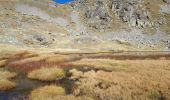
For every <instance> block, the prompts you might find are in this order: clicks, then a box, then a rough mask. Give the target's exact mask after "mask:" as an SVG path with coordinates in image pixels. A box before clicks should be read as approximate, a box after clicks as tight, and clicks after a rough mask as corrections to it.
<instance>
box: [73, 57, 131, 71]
mask: <svg viewBox="0 0 170 100" xmlns="http://www.w3.org/2000/svg"><path fill="white" fill-rule="evenodd" d="M70 65H72V66H77V67H83V66H84V67H90V68H95V69H104V70H109V71H111V70H116V69H117V67H118V68H119V69H124V68H127V66H129V64H128V63H126V64H125V63H122V62H121V61H117V60H111V59H86V58H85V59H82V60H80V61H75V62H71V63H70Z"/></svg>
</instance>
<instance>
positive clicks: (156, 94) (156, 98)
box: [148, 91, 162, 100]
mask: <svg viewBox="0 0 170 100" xmlns="http://www.w3.org/2000/svg"><path fill="white" fill-rule="evenodd" d="M148 97H149V98H151V99H153V100H161V98H162V96H161V94H160V93H159V92H158V91H150V92H148Z"/></svg>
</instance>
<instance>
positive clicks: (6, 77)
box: [0, 71, 17, 80]
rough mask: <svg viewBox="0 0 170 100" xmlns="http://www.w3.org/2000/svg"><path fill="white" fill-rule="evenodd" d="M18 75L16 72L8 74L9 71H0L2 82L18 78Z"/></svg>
mask: <svg viewBox="0 0 170 100" xmlns="http://www.w3.org/2000/svg"><path fill="white" fill-rule="evenodd" d="M16 75H17V74H16V73H14V72H8V71H0V80H1V79H9V78H14V77H16Z"/></svg>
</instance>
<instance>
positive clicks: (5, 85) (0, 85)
mask: <svg viewBox="0 0 170 100" xmlns="http://www.w3.org/2000/svg"><path fill="white" fill-rule="evenodd" d="M15 87H16V83H14V82H11V81H9V80H8V79H0V91H7V90H10V89H12V88H15Z"/></svg>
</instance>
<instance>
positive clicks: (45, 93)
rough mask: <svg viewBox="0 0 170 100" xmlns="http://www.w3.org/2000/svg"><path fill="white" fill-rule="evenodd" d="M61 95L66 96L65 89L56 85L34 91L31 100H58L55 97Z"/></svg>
mask: <svg viewBox="0 0 170 100" xmlns="http://www.w3.org/2000/svg"><path fill="white" fill-rule="evenodd" d="M59 95H65V89H64V88H62V87H59V86H56V85H49V86H44V87H40V88H38V89H35V90H33V91H32V92H31V95H30V100H56V99H55V97H57V96H59Z"/></svg>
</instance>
